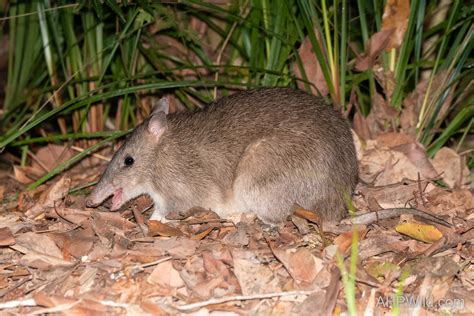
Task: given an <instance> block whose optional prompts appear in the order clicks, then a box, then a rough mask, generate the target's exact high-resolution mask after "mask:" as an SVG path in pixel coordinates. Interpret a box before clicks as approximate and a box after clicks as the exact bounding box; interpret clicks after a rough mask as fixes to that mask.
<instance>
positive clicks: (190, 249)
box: [153, 237, 200, 259]
mask: <svg viewBox="0 0 474 316" xmlns="http://www.w3.org/2000/svg"><path fill="white" fill-rule="evenodd" d="M199 244H200V242H199V241H196V240H192V239H189V238H186V237H171V238H169V239H155V240H154V242H153V248H155V249H156V250H160V251H162V252H163V253H168V254H169V255H170V256H172V257H173V258H176V259H184V258H187V257H189V256H191V255H193V254H194V253H195V252H196V248H197V247H198V246H199Z"/></svg>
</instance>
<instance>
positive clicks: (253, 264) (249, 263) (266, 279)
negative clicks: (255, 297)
mask: <svg viewBox="0 0 474 316" xmlns="http://www.w3.org/2000/svg"><path fill="white" fill-rule="evenodd" d="M232 257H233V266H234V273H235V276H236V277H237V279H238V280H239V284H240V287H241V289H242V294H243V295H252V294H260V293H271V292H280V291H281V290H282V289H281V287H280V284H279V282H278V279H277V278H276V277H275V274H274V273H273V271H272V270H271V269H270V268H269V266H268V265H266V264H262V262H261V261H260V260H259V259H258V257H257V256H256V254H255V253H254V252H252V251H248V250H238V249H234V250H233V251H232Z"/></svg>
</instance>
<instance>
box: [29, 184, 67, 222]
mask: <svg viewBox="0 0 474 316" xmlns="http://www.w3.org/2000/svg"><path fill="white" fill-rule="evenodd" d="M70 187H71V178H69V177H62V178H61V179H59V181H58V182H56V183H55V184H54V185H52V186H51V187H49V188H48V189H47V190H45V191H44V192H43V193H41V195H40V198H39V201H38V203H36V204H35V205H34V206H33V207H32V208H30V209H29V210H27V211H26V212H25V215H26V216H28V217H30V218H32V217H36V216H38V215H40V214H42V213H44V212H46V211H48V210H49V209H50V208H55V207H58V206H59V205H60V204H61V203H62V201H63V199H64V198H65V197H66V195H67V194H68V192H69V189H70Z"/></svg>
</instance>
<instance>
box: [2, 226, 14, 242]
mask: <svg viewBox="0 0 474 316" xmlns="http://www.w3.org/2000/svg"><path fill="white" fill-rule="evenodd" d="M14 243H15V237H13V233H12V231H11V230H10V228H8V227H2V228H0V246H10V245H13V244H14Z"/></svg>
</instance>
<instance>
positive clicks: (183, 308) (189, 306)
mask: <svg viewBox="0 0 474 316" xmlns="http://www.w3.org/2000/svg"><path fill="white" fill-rule="evenodd" d="M314 292H316V290H311V291H290V292H275V293H266V294H253V295H236V296H227V297H221V298H213V299H210V300H207V301H202V302H197V303H192V304H185V305H175V306H173V307H174V308H176V309H177V310H180V311H189V310H193V309H196V308H199V307H204V306H208V305H215V304H221V303H226V302H232V301H248V300H259V299H266V298H273V297H282V296H296V295H310V294H312V293H314Z"/></svg>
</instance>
